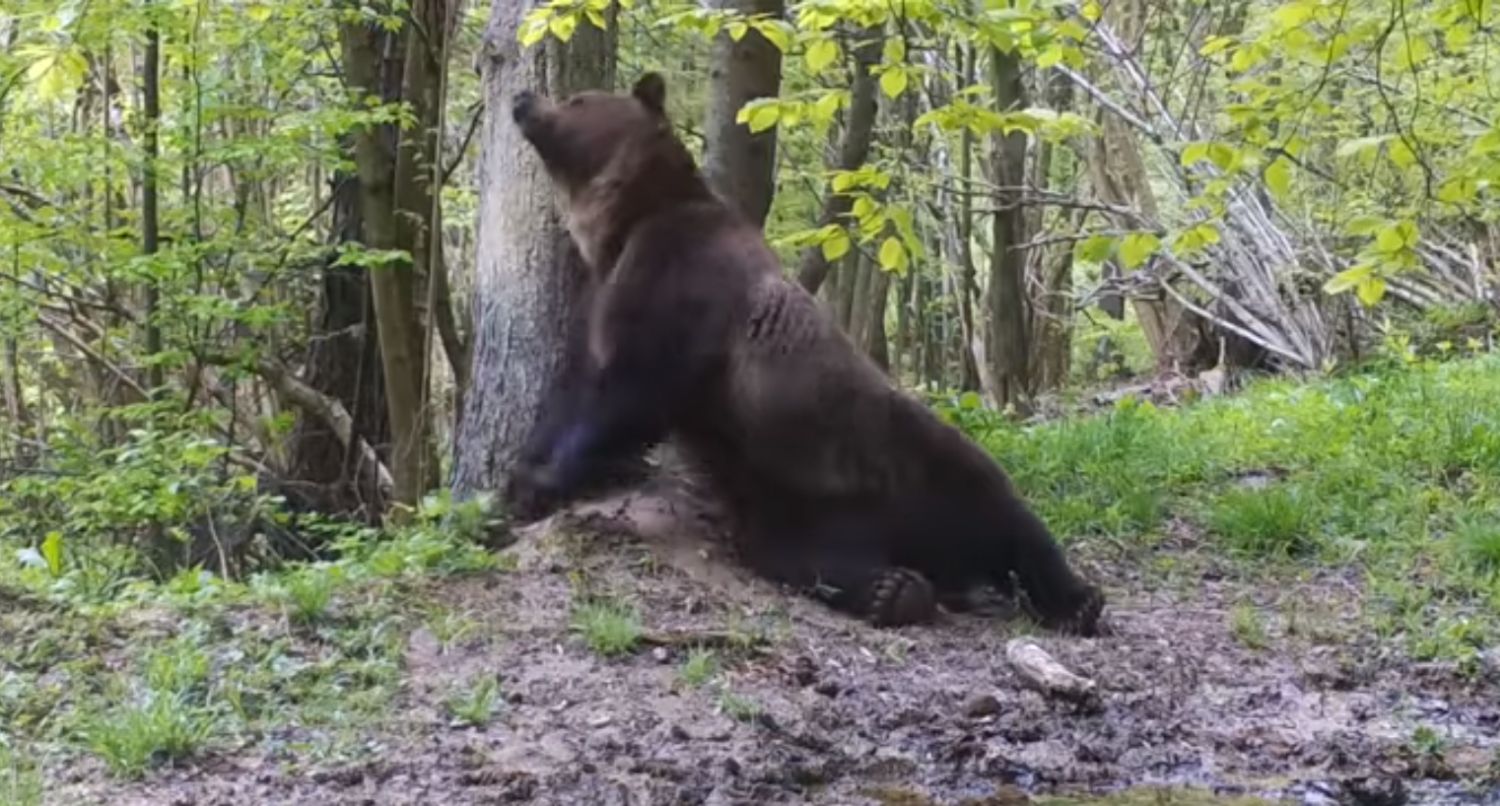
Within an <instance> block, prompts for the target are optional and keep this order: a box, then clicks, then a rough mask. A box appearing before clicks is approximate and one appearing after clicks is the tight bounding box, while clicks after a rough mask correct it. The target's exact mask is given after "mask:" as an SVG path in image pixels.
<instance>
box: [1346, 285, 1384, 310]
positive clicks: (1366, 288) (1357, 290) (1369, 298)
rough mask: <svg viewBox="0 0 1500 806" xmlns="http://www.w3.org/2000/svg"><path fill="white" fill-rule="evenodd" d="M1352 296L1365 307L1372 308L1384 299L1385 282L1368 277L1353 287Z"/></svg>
mask: <svg viewBox="0 0 1500 806" xmlns="http://www.w3.org/2000/svg"><path fill="white" fill-rule="evenodd" d="M1354 295H1355V296H1356V297H1359V301H1360V302H1361V303H1363V304H1364V305H1365V307H1367V308H1369V307H1373V306H1374V305H1375V304H1376V303H1378V302H1380V300H1381V299H1382V298H1384V297H1385V280H1382V279H1380V278H1379V277H1368V278H1366V279H1365V280H1364V281H1362V282H1361V283H1360V284H1359V285H1357V286H1355V287H1354Z"/></svg>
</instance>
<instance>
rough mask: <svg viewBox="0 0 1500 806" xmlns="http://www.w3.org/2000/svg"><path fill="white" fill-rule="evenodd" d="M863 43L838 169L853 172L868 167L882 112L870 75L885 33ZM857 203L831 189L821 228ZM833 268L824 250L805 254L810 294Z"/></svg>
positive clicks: (800, 272) (857, 51) (801, 274)
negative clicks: (876, 122) (878, 117)
mask: <svg viewBox="0 0 1500 806" xmlns="http://www.w3.org/2000/svg"><path fill="white" fill-rule="evenodd" d="M858 35H859V36H860V37H862V38H863V39H862V41H861V42H860V43H859V44H857V45H856V46H855V48H854V83H853V84H852V85H851V86H850V89H849V112H848V114H847V115H846V116H845V119H844V140H843V143H842V144H841V145H840V146H839V161H838V165H836V166H835V168H836V169H837V170H841V171H853V170H855V169H857V168H859V167H860V166H861V165H864V164H865V160H866V158H868V157H869V155H870V139H871V138H872V137H873V136H874V134H875V115H876V112H878V111H879V105H878V104H877V102H876V96H875V85H876V79H875V77H874V76H872V75H870V67H871V66H872V65H874V64H876V63H877V62H879V61H880V46H881V43H882V42H883V41H884V38H883V37H882V35H881V32H879V31H876V30H865V31H860V32H859V33H858ZM853 206H854V201H853V200H852V199H850V198H849V197H848V196H846V195H844V194H842V193H834V192H833V189H832V188H829V189H828V191H827V195H826V196H824V197H823V211H822V214H821V215H819V216H818V226H826V225H828V224H832V223H834V222H839V221H842V220H843V217H844V216H845V215H847V214H848V212H849V210H850V209H851V208H852V207H853ZM831 268H833V265H832V264H831V263H829V262H828V260H827V259H826V258H824V257H823V250H822V249H821V248H820V247H816V246H815V247H812V248H811V249H808V250H806V251H805V252H803V253H802V265H801V266H800V267H799V268H798V269H797V281H798V282H800V283H802V287H803V288H805V289H807V290H808V291H809V292H811V293H814V294H816V293H817V292H818V288H819V287H820V286H822V285H823V281H824V280H825V279H827V278H828V271H829V269H831Z"/></svg>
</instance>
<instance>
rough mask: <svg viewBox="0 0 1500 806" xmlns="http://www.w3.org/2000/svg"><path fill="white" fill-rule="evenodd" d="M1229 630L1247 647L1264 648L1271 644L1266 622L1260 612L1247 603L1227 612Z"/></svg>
mask: <svg viewBox="0 0 1500 806" xmlns="http://www.w3.org/2000/svg"><path fill="white" fill-rule="evenodd" d="M1229 631H1230V632H1231V633H1233V634H1234V637H1235V639H1236V640H1238V641H1239V642H1240V643H1241V644H1243V645H1245V647H1246V648H1248V649H1257V650H1259V649H1265V648H1266V647H1268V646H1270V645H1271V639H1270V636H1269V635H1267V633H1266V623H1265V622H1264V621H1263V620H1262V619H1261V617H1260V613H1259V612H1257V611H1256V609H1255V608H1254V607H1252V606H1250V605H1248V604H1239V605H1236V606H1235V608H1234V609H1233V610H1232V611H1230V613H1229Z"/></svg>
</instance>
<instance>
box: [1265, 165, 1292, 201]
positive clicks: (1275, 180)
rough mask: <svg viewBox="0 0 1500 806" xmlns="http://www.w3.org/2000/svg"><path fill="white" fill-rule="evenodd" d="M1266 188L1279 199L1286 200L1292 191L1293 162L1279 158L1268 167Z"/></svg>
mask: <svg viewBox="0 0 1500 806" xmlns="http://www.w3.org/2000/svg"><path fill="white" fill-rule="evenodd" d="M1266 187H1267V188H1269V189H1270V191H1271V193H1272V194H1274V195H1275V196H1276V197H1277V198H1285V197H1286V194H1287V193H1288V192H1289V191H1291V189H1292V161H1291V160H1289V159H1287V158H1286V157H1277V158H1276V159H1274V160H1272V161H1271V164H1270V165H1267V166H1266Z"/></svg>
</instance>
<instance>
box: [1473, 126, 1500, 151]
mask: <svg viewBox="0 0 1500 806" xmlns="http://www.w3.org/2000/svg"><path fill="white" fill-rule="evenodd" d="M1496 152H1500V129H1490V130H1489V131H1487V132H1485V133H1484V134H1481V135H1479V137H1477V138H1475V140H1474V144H1473V145H1472V146H1469V155H1470V156H1473V157H1486V156H1489V155H1490V154H1494V153H1496Z"/></svg>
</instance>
